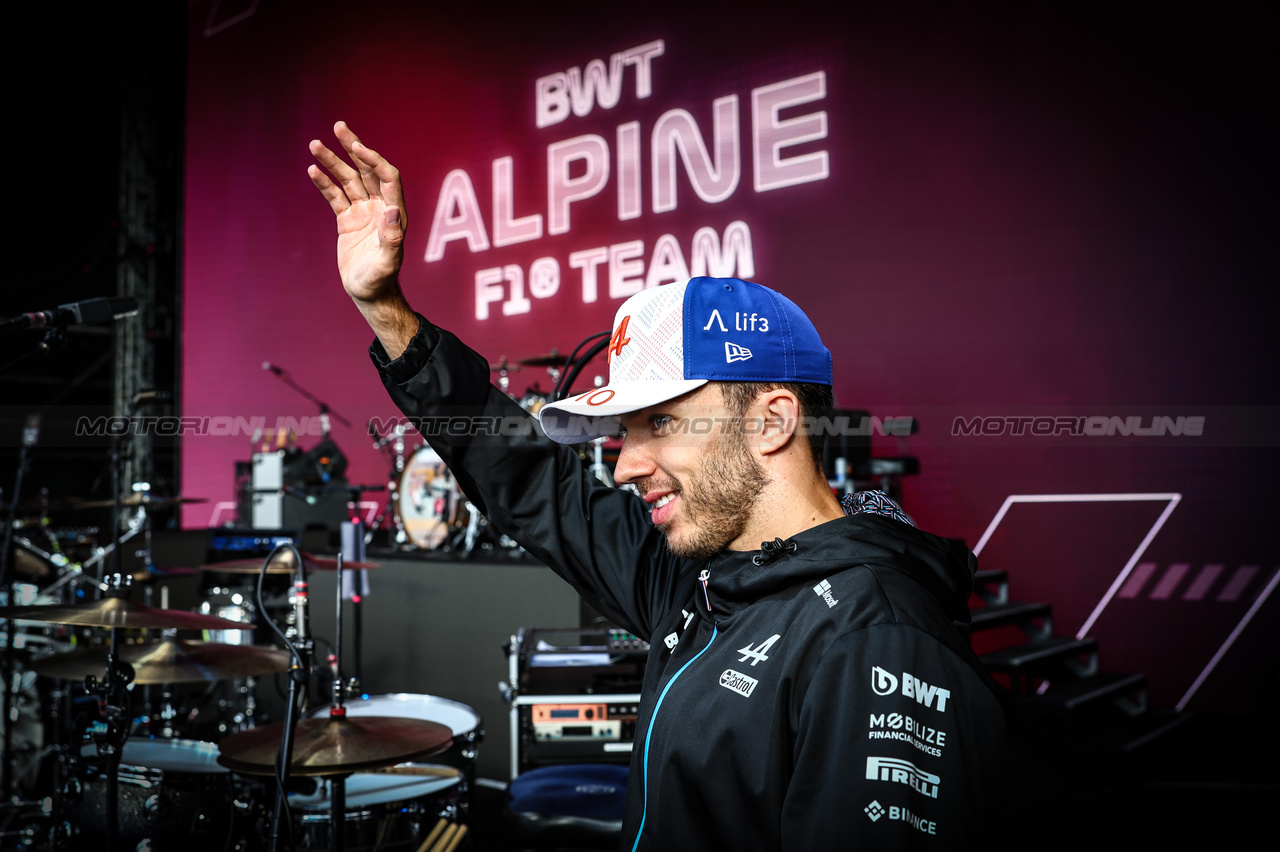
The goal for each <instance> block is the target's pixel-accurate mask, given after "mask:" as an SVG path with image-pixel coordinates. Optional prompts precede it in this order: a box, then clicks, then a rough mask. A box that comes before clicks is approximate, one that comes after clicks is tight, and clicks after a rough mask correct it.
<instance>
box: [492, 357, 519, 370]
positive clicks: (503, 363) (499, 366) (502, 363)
mask: <svg viewBox="0 0 1280 852" xmlns="http://www.w3.org/2000/svg"><path fill="white" fill-rule="evenodd" d="M520 370H521V367H520V365H519V364H512V363H510V362H508V361H507V356H506V355H503V356H502V357H501V358H499V359H498V363H496V364H490V365H489V372H491V373H502V372H507V373H518V372H519V371H520Z"/></svg>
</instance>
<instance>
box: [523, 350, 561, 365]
mask: <svg viewBox="0 0 1280 852" xmlns="http://www.w3.org/2000/svg"><path fill="white" fill-rule="evenodd" d="M568 360H569V359H568V358H566V357H564V356H563V355H561V354H560V353H559V352H557V351H556V350H554V349H552V350H551V351H550V352H548V353H547V354H546V355H535V356H533V357H532V358H521V359H520V363H521V364H524V365H525V366H526V367H559V366H561V365H563V364H564V363H566V362H567V361H568Z"/></svg>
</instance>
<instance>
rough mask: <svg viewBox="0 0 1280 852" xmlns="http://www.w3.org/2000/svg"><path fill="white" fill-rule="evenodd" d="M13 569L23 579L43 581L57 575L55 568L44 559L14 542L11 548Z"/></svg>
mask: <svg viewBox="0 0 1280 852" xmlns="http://www.w3.org/2000/svg"><path fill="white" fill-rule="evenodd" d="M13 568H14V570H15V571H17V572H18V573H19V574H21V575H22V576H24V577H32V578H34V579H37V580H43V579H45V578H46V577H52V576H53V575H54V574H56V573H57V571H58V569H57V567H56V566H55V565H54V564H53V563H52V562H50V561H49V560H47V559H45V558H44V557H42V556H40V555H38V554H35V553H32V552H31V551H30V550H27V549H25V548H24V547H22V546H21V545H20V544H17V543H16V542H15V544H14V548H13Z"/></svg>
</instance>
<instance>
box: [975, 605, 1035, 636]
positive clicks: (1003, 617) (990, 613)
mask: <svg viewBox="0 0 1280 852" xmlns="http://www.w3.org/2000/svg"><path fill="white" fill-rule="evenodd" d="M1052 614H1053V607H1052V606H1050V605H1049V604H1046V603H1002V604H988V605H987V606H976V607H973V608H972V609H971V610H970V613H969V624H968V625H967V626H968V629H969V630H970V631H974V630H988V629H991V628H993V627H1003V626H1004V625H1006V624H1022V623H1025V622H1029V621H1031V620H1033V619H1037V618H1040V619H1045V620H1046V621H1047V620H1048V619H1049V617H1050V616H1051V615H1052Z"/></svg>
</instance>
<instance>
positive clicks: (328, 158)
mask: <svg viewBox="0 0 1280 852" xmlns="http://www.w3.org/2000/svg"><path fill="white" fill-rule="evenodd" d="M308 147H309V149H310V150H311V156H313V157H315V158H316V160H317V161H318V162H319V163H320V165H322V166H324V167H325V169H327V170H328V172H329V174H331V175H333V177H334V180H336V181H337V182H338V184H339V185H340V186H341V187H342V188H343V190H345V191H346V193H347V198H348V199H349V200H351V201H361V200H363V199H365V198H368V197H369V192H368V190H367V189H365V185H364V180H363V179H362V178H361V177H360V173H359V172H357V171H356V170H355V169H353V168H351V166H349V165H347V164H346V163H345V162H344V161H343V160H342V159H341V158H340V157H339V156H338V155H337V154H335V153H333V152H332V151H330V150H329V149H328V148H327V147H325V145H324V143H323V142H321V141H320V140H319V139H312V140H311V144H310V145H309V146H308Z"/></svg>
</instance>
